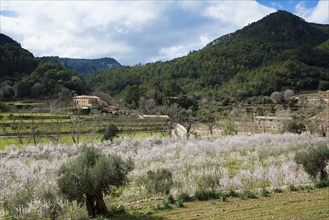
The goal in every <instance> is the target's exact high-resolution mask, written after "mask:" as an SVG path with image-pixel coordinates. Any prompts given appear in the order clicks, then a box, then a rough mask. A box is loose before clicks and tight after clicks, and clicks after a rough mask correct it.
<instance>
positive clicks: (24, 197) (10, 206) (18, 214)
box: [3, 190, 33, 219]
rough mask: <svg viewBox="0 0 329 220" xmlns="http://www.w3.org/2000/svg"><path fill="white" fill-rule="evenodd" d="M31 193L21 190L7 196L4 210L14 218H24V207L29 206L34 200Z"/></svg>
mask: <svg viewBox="0 0 329 220" xmlns="http://www.w3.org/2000/svg"><path fill="white" fill-rule="evenodd" d="M32 199H33V198H32V196H31V194H30V193H29V192H28V191H26V190H21V191H18V192H17V193H16V195H15V196H13V197H12V198H7V199H6V200H5V201H4V204H3V207H4V210H5V211H6V212H7V213H8V214H9V216H11V217H12V218H13V219H24V218H25V217H26V216H24V214H25V213H24V209H26V208H28V206H29V203H30V202H31V201H32Z"/></svg>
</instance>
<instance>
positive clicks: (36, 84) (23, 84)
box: [0, 34, 87, 101]
mask: <svg viewBox="0 0 329 220" xmlns="http://www.w3.org/2000/svg"><path fill="white" fill-rule="evenodd" d="M0 66H1V68H0V101H4V100H14V99H17V98H18V99H21V98H33V99H41V98H42V99H45V98H56V97H57V95H58V93H59V92H60V91H61V90H62V88H67V89H70V90H72V91H74V92H75V93H77V94H81V93H84V92H85V91H86V90H87V89H86V86H85V82H84V81H83V80H82V79H81V78H80V77H79V76H78V74H77V73H75V72H74V71H73V70H68V69H66V68H64V67H62V66H61V65H60V64H57V63H53V62H42V61H40V60H39V59H38V58H35V57H34V56H33V54H32V53H30V52H29V51H28V50H25V49H24V48H22V47H21V46H20V44H19V43H17V42H16V41H14V40H13V39H11V38H10V37H8V36H6V35H4V34H0Z"/></svg>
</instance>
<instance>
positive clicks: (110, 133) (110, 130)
mask: <svg viewBox="0 0 329 220" xmlns="http://www.w3.org/2000/svg"><path fill="white" fill-rule="evenodd" d="M118 134H119V128H118V127H117V126H116V125H114V124H109V125H108V126H107V127H106V129H105V134H104V136H103V138H102V141H103V140H110V141H112V140H113V139H114V138H115V137H118Z"/></svg>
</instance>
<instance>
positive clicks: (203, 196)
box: [194, 190, 226, 201]
mask: <svg viewBox="0 0 329 220" xmlns="http://www.w3.org/2000/svg"><path fill="white" fill-rule="evenodd" d="M194 197H195V198H196V199H197V200H199V201H207V200H212V199H222V200H223V201H226V195H225V194H223V193H221V192H216V191H203V190H202V191H196V192H195V194H194Z"/></svg>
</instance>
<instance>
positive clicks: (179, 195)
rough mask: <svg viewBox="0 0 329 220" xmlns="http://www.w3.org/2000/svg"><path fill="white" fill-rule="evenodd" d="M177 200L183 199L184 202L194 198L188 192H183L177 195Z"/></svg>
mask: <svg viewBox="0 0 329 220" xmlns="http://www.w3.org/2000/svg"><path fill="white" fill-rule="evenodd" d="M176 200H181V201H182V202H189V201H192V200H193V198H192V197H191V196H190V195H189V194H188V193H185V192H182V193H180V194H178V195H177V197H176Z"/></svg>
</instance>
